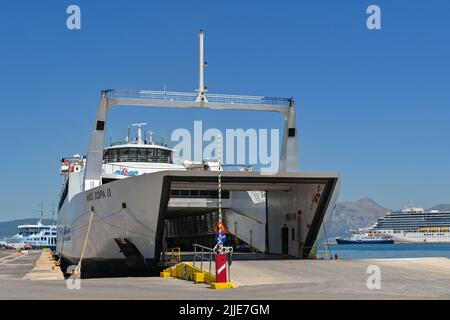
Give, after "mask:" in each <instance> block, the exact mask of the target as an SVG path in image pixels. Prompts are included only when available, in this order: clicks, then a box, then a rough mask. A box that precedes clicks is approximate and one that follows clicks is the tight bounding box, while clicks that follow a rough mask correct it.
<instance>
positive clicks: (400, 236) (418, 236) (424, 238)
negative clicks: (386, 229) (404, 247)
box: [391, 231, 450, 243]
mask: <svg viewBox="0 0 450 320" xmlns="http://www.w3.org/2000/svg"><path fill="white" fill-rule="evenodd" d="M391 235H392V238H393V239H394V241H395V242H413V243H450V232H448V231H446V232H405V231H403V232H400V233H391Z"/></svg>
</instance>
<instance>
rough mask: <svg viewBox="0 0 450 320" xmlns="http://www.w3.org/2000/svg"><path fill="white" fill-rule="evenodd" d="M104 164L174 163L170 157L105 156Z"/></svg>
mask: <svg viewBox="0 0 450 320" xmlns="http://www.w3.org/2000/svg"><path fill="white" fill-rule="evenodd" d="M103 161H104V163H111V162H144V163H173V160H172V157H170V156H148V155H117V156H104V157H103Z"/></svg>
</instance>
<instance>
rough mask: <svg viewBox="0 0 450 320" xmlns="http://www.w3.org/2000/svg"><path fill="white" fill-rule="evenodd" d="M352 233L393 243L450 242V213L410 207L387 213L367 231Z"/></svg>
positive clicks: (361, 230)
mask: <svg viewBox="0 0 450 320" xmlns="http://www.w3.org/2000/svg"><path fill="white" fill-rule="evenodd" d="M354 232H355V233H362V234H371V235H377V236H385V237H390V238H391V239H393V240H394V241H395V242H421V243H445V242H450V211H438V210H430V211H425V210H424V209H423V208H418V207H414V206H413V205H410V206H408V207H406V208H404V209H403V210H401V211H391V212H388V213H387V214H386V216H384V217H382V218H379V219H378V221H377V222H376V223H375V224H374V225H373V226H372V227H370V228H368V229H359V230H357V231H354Z"/></svg>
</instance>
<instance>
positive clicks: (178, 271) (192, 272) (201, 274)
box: [160, 262, 238, 289]
mask: <svg viewBox="0 0 450 320" xmlns="http://www.w3.org/2000/svg"><path fill="white" fill-rule="evenodd" d="M169 275H170V276H171V277H173V278H178V279H182V280H188V281H194V282H195V283H206V284H209V285H210V286H211V288H212V289H228V288H237V287H238V286H237V285H236V284H234V283H232V282H224V283H216V282H215V281H216V276H215V275H213V274H211V273H209V272H206V271H204V270H202V269H200V268H198V267H194V266H193V265H192V264H190V263H189V262H181V263H178V264H177V265H175V266H173V267H170V268H167V269H165V270H164V271H163V272H161V273H160V276H161V277H168V276H169Z"/></svg>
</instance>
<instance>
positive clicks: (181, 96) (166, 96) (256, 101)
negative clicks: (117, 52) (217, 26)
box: [107, 89, 292, 107]
mask: <svg viewBox="0 0 450 320" xmlns="http://www.w3.org/2000/svg"><path fill="white" fill-rule="evenodd" d="M107 94H108V98H132V99H148V100H166V101H180V102H195V101H196V99H197V97H198V94H197V93H193V92H173V91H153V90H136V89H109V90H107ZM205 97H206V99H207V101H208V102H209V103H222V104H253V105H269V106H280V107H289V104H290V102H291V100H292V99H289V98H277V97H263V96H246V95H231V94H210V93H207V94H205Z"/></svg>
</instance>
